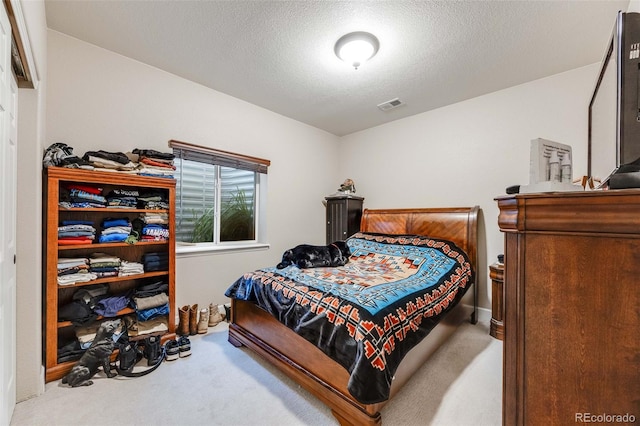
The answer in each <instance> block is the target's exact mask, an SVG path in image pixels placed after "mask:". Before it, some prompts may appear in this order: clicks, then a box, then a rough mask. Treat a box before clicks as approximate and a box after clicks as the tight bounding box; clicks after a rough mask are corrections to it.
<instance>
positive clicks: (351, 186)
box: [338, 179, 356, 194]
mask: <svg viewBox="0 0 640 426" xmlns="http://www.w3.org/2000/svg"><path fill="white" fill-rule="evenodd" d="M338 192H343V193H345V194H355V193H356V184H355V183H354V182H353V180H351V179H345V181H344V182H343V183H342V185H340V188H338Z"/></svg>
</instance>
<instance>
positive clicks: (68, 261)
mask: <svg viewBox="0 0 640 426" xmlns="http://www.w3.org/2000/svg"><path fill="white" fill-rule="evenodd" d="M96 278H97V276H96V275H95V274H93V273H90V272H89V260H88V259H87V258H84V257H61V258H58V284H59V285H72V284H75V283H77V282H87V281H91V280H95V279H96Z"/></svg>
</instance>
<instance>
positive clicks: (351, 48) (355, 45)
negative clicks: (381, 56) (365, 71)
mask: <svg viewBox="0 0 640 426" xmlns="http://www.w3.org/2000/svg"><path fill="white" fill-rule="evenodd" d="M379 47H380V42H379V41H378V39H377V38H376V36H374V35H373V34H371V33H367V32H364V31H356V32H353V33H349V34H345V35H343V36H342V37H340V38H339V39H338V41H337V42H336V46H335V48H334V51H335V52H336V56H337V57H338V58H340V59H342V60H343V61H345V62H346V63H348V64H349V65H351V66H353V67H354V68H355V69H358V67H359V66H360V65H361V64H362V63H363V62H365V61H367V60H369V59H371V58H372V57H373V56H374V55H375V54H376V53H377V52H378V48H379Z"/></svg>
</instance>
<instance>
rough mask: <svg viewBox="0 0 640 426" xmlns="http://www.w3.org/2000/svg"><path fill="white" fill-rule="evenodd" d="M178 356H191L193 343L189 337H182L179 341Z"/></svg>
mask: <svg viewBox="0 0 640 426" xmlns="http://www.w3.org/2000/svg"><path fill="white" fill-rule="evenodd" d="M178 354H179V355H180V358H184V357H188V356H189V355H191V341H190V340H189V338H188V337H187V336H180V338H179V339H178Z"/></svg>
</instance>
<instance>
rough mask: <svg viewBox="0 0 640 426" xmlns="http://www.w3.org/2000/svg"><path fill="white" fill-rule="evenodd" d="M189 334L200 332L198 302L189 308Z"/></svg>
mask: <svg viewBox="0 0 640 426" xmlns="http://www.w3.org/2000/svg"><path fill="white" fill-rule="evenodd" d="M189 334H190V335H191V336H193V335H195V334H198V304H197V303H196V304H195V305H191V308H190V309H189Z"/></svg>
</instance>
